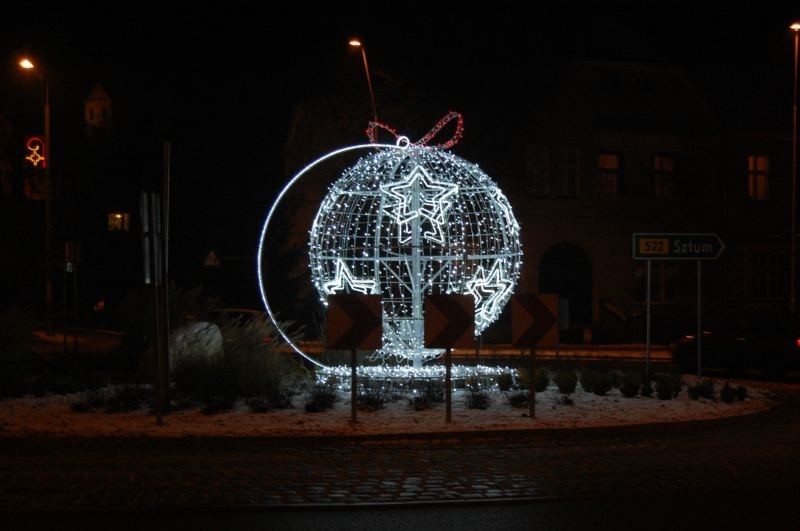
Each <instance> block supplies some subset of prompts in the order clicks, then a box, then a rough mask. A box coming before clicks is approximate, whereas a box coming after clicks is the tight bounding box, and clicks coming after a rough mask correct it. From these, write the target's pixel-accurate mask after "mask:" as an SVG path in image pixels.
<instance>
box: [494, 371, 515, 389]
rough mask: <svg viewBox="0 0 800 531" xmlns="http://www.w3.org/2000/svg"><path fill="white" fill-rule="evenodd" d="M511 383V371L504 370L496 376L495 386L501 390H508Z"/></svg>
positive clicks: (512, 379) (512, 380)
mask: <svg viewBox="0 0 800 531" xmlns="http://www.w3.org/2000/svg"><path fill="white" fill-rule="evenodd" d="M513 383H514V378H513V377H512V376H511V373H508V372H504V373H503V374H500V375H498V376H497V387H499V388H500V390H501V391H508V390H509V389H511V385H512V384H513Z"/></svg>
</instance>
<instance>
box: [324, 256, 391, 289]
mask: <svg viewBox="0 0 800 531" xmlns="http://www.w3.org/2000/svg"><path fill="white" fill-rule="evenodd" d="M347 286H350V289H352V290H353V291H358V292H359V293H363V294H365V295H369V294H375V293H378V291H377V289H376V287H375V286H376V285H375V281H374V280H367V279H363V278H355V277H353V273H352V272H351V271H350V268H348V267H347V265H346V264H345V263H344V261H343V260H342V259H341V258H340V259H339V260H337V261H336V275H335V276H334V277H333V279H332V280H329V281H327V282H325V283H323V284H322V288H323V290H324V291H325V293H327V294H328V295H333V294H334V293H336V292H337V291H342V290H345V291H346V287H347Z"/></svg>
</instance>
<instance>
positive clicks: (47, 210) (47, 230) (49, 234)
mask: <svg viewBox="0 0 800 531" xmlns="http://www.w3.org/2000/svg"><path fill="white" fill-rule="evenodd" d="M19 66H20V67H21V68H23V69H25V70H37V73H38V74H39V78H40V79H41V80H42V83H43V84H44V267H45V273H44V320H45V328H46V331H47V334H48V335H52V334H53V275H52V273H53V272H52V264H51V260H52V249H53V202H52V193H51V188H52V179H51V173H50V172H51V170H50V166H51V162H52V161H51V160H50V139H51V137H52V135H51V134H50V83H49V82H48V80H47V76H45V75H44V73H43V72H42V69H41V68H37V67H36V65H35V64H34V63H33V62H32V61H31V60H30V59H29V58H27V57H26V58H23V59H22V60H20V62H19Z"/></svg>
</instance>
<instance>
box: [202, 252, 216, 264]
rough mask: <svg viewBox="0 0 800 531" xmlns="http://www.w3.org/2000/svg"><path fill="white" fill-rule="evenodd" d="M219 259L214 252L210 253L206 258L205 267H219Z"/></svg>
mask: <svg viewBox="0 0 800 531" xmlns="http://www.w3.org/2000/svg"><path fill="white" fill-rule="evenodd" d="M219 266H220V263H219V258H217V253H215V252H214V251H209V253H208V256H206V259H205V261H204V262H203V267H219Z"/></svg>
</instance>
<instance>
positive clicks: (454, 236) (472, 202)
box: [258, 112, 522, 374]
mask: <svg viewBox="0 0 800 531" xmlns="http://www.w3.org/2000/svg"><path fill="white" fill-rule="evenodd" d="M453 120H455V121H456V122H455V123H456V127H455V134H454V135H453V136H452V138H450V139H449V140H447V141H446V142H443V143H440V144H438V145H435V146H434V145H429V144H430V142H431V140H432V139H433V138H434V137H435V136H436V135H437V134H438V133H439V132H440V131H441V130H442V128H443V127H445V125H447V124H448V123H449V122H452V121H453ZM379 128H380V129H382V130H384V131H387V132H389V133H390V134H392V135H394V136H395V137H396V138H397V143H396V144H377V143H376V135H377V131H378V129H379ZM462 132H463V119H462V117H461V115H460V114H458V113H455V112H451V113H449V114H448V115H446V116H445V117H444V118H442V119H441V120H440V121H439V122H438V123H437V124H436V125H435V126H434V127H433V129H431V131H430V132H428V134H426V135H425V136H424V137H423V138H422V139H420V140H419V141H417V142H415V143H411V142H409V140H408V139H407V138H405V137H401V136H398V135H397V132H396V131H395V130H394V129H393V128H391V127H389V126H386V125H383V124H378V123H375V122H370V127H369V128H368V129H367V135H368V137H369V139H370V141H371V143H370V144H361V145H356V146H348V147H344V148H341V149H338V150H336V151H333V152H331V153H328V154H326V155H323V156H322V157H320V158H318V159H316V160H315V161H313V162H311V163H310V164H308V165H307V166H306V167H305V168H303V169H302V170H301V171H300V172H298V173H297V174H295V175H294V176H293V177H292V179H291V180H290V181H289V183H288V184H287V185H286V186H285V187H284V188H283V190H281V191H280V193H279V194H278V197H277V199H276V200H275V202H274V203H273V205H272V207H271V208H270V211H269V212H268V214H267V218H266V220H265V222H264V226H263V227H262V230H261V238H260V240H259V248H258V257H259V258H258V282H259V289H260V291H261V298H262V300H263V302H264V307H265V309H266V311H267V314H268V315H269V317H270V319H271V320H272V322H273V324H274V325H275V328H276V330H277V331H278V332H279V333H280V334H281V336H282V337H283V339H284V340H285V341H286V342H287V343H288V344H289V345H290V346H291V347H292V348H293V349H294V350H295V352H297V353H298V354H299V355H301V356H303V357H305V358H306V359H307V360H309V361H310V362H312V363H314V364H316V365H318V366H320V367H322V368H324V369H330V367H326V366H325V365H323V364H322V363H320V362H319V361H317V360H315V359H314V358H313V357H311V356H309V355H308V354H306V353H305V352H303V350H302V349H301V348H300V346H299V345H297V344H296V343H295V342H294V341H293V340H292V338H291V337H289V335H288V334H287V333H286V332H285V331H284V330H283V329H282V328H281V325H280V323H279V322H278V321H277V320H276V318H275V314H274V313H273V310H272V307H271V306H270V304H269V301H268V299H267V294H266V293H267V290H266V281H267V279H268V275H267V274H265V270H264V268H263V265H264V264H265V252H266V250H267V249H268V246H267V245H265V240H266V235H267V229H268V228H269V223H270V220H271V218H272V217H273V214H274V213H275V211H276V208H277V206H278V204H279V203H280V201H281V199H282V198H283V197H284V196H285V195H286V194H287V192H288V191H289V190H290V189H291V187H292V186H293V185H294V184H295V183H297V182H298V180H299V179H300V178H301V177H303V176H304V175H305V174H306V173H308V172H309V171H310V170H312V169H313V168H315V167H317V166H318V165H319V164H321V163H322V162H324V161H327V160H330V159H332V158H334V157H339V156H341V155H342V154H345V153H349V152H351V151H357V150H369V151H370V152H371V153H370V154H369V155H367V156H365V157H363V158H361V159H360V160H358V161H357V162H356V163H355V164H354V165H352V166H351V167H349V168H348V169H346V170H345V171H344V172H343V173H342V175H341V176H340V177H339V179H338V180H336V181H335V182H334V183H333V184H332V185H331V187H330V189H329V191H328V193H327V195H326V196H325V198H324V199H323V200H322V203H321V204H320V207H319V210H318V212H317V215H316V217H315V218H314V223H313V225H312V227H311V230H310V238H309V266H310V267H311V279H312V282H313V283H314V286H315V287H316V289H317V292H318V293H319V296H320V300H321V302H322V304H327V298H328V296H329V295H333V294H335V293H353V292H355V293H363V294H377V295H380V296H381V303H382V307H383V337H382V345H383V346H382V348H381V349H380V350H378V351H377V352H375V353H374V354H373V359H377V360H381V361H384V362H387V361H392V360H393V361H397V362H399V363H400V364H407V365H410V367H409V369H412V370H414V371H417V372H418V373H419V374H423V372H419V371H422V369H423V367H422V365H423V363H424V362H426V361H428V360H431V359H433V358H436V357H438V356H439V355H440V354H441V353H442V351H441V350H436V349H426V348H425V347H424V337H425V335H424V331H425V330H424V325H425V320H424V315H423V309H424V299H425V296H426V295H430V294H448V293H454V294H465V295H472V296H473V297H474V300H475V334H476V335H479V334H480V333H481V332H483V331H484V330H485V329H486V328H487V327H488V326H489V325H490V324H491V323H493V322H494V321H495V320H496V319H497V318H498V317H499V315H500V312H501V311H502V310H503V307H504V306H505V304H506V303H507V302H508V300H509V299H510V298H511V295H512V292H513V290H514V287H515V286H516V284H517V279H518V278H519V272H520V268H521V265H522V249H521V246H520V241H519V236H520V228H519V224H517V220H516V219H515V218H514V214H513V212H512V210H511V205H510V204H509V203H508V199H506V196H505V195H504V194H503V192H502V191H501V190H500V188H498V186H497V184H495V182H494V181H492V180H491V179H490V178H489V176H488V175H486V174H485V173H484V172H483V171H481V169H480V168H479V167H478V166H477V165H476V164H472V163H470V162H467V161H466V160H464V159H462V158H459V157H457V156H455V155H453V154H452V153H450V152H449V151H446V149H448V148H450V147H452V146H453V145H455V144H456V142H458V139H460V138H461V134H462Z"/></svg>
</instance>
